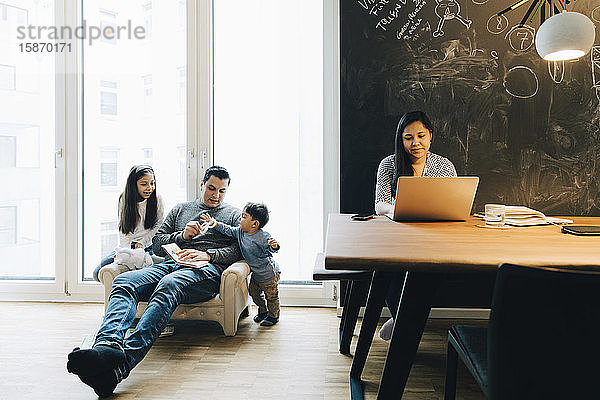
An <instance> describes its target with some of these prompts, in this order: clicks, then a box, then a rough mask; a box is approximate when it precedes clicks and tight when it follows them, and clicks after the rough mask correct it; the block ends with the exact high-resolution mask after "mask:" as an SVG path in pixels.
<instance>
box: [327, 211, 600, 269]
mask: <svg viewBox="0 0 600 400" xmlns="http://www.w3.org/2000/svg"><path fill="white" fill-rule="evenodd" d="M567 218H569V219H571V220H573V222H574V224H573V225H600V217H567ZM482 224H483V221H482V220H481V219H479V218H475V217H470V218H469V219H468V220H467V221H444V222H394V221H392V220H390V219H389V218H387V217H385V216H377V217H376V218H375V219H372V220H369V221H353V220H351V219H350V214H330V215H329V223H328V226H327V237H326V244H325V268H327V269H371V270H386V271H397V270H399V269H400V270H408V271H411V270H412V271H420V272H446V271H447V272H468V271H482V270H483V271H490V272H491V271H495V270H496V268H497V266H498V265H499V264H501V263H514V264H518V265H531V266H536V265H537V266H539V265H546V266H598V267H599V269H600V236H576V235H570V234H564V233H562V232H561V229H560V227H558V226H555V225H542V226H528V227H509V228H508V229H494V228H480V227H478V226H477V225H482Z"/></svg>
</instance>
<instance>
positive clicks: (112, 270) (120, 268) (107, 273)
mask: <svg viewBox="0 0 600 400" xmlns="http://www.w3.org/2000/svg"><path fill="white" fill-rule="evenodd" d="M125 271H129V268H127V267H126V266H124V265H120V264H117V263H114V262H113V263H111V264H108V265H105V266H104V267H102V268H101V269H100V271H99V272H98V279H100V282H102V285H104V309H106V306H107V305H108V297H109V296H110V290H111V288H112V284H113V281H114V280H115V278H116V277H117V275H119V274H122V273H123V272H125Z"/></svg>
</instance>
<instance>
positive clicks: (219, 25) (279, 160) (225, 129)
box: [213, 0, 323, 281]
mask: <svg viewBox="0 0 600 400" xmlns="http://www.w3.org/2000/svg"><path fill="white" fill-rule="evenodd" d="M213 4H214V42H213V45H214V161H215V164H219V165H223V166H225V167H226V168H227V169H228V170H229V172H230V173H231V177H232V184H231V186H230V188H229V190H228V194H227V202H228V203H229V204H232V205H235V206H237V207H238V208H241V207H242V206H243V205H244V204H245V203H246V202H247V201H260V202H264V203H265V204H266V205H267V207H268V208H269V211H270V214H271V218H270V221H269V224H268V225H267V226H266V227H265V230H266V231H268V232H269V233H270V234H271V235H273V237H275V238H277V239H278V240H279V241H280V242H281V243H282V244H285V245H282V248H281V251H280V252H279V253H278V255H277V260H278V262H279V264H280V265H281V266H285V274H284V275H283V276H282V277H283V279H285V280H292V281H310V280H311V279H312V269H313V264H314V257H315V254H316V253H317V252H319V251H321V249H322V246H323V112H322V100H321V99H322V95H323V83H322V82H323V19H322V18H323V2H322V1H321V0H288V1H285V2H277V7H273V4H274V3H273V2H272V1H268V0H256V1H252V2H246V1H224V2H221V1H214V2H213ZM282 15H285V16H286V18H285V19H282V18H281V16H282ZM266 21H268V23H266ZM232 26H235V27H236V29H231V27H232ZM239 32H244V34H243V35H240V34H239ZM273 32H285V37H286V39H285V40H280V38H279V37H278V35H273ZM240 59H242V60H244V68H239V63H238V60H240ZM232 110H235V118H232ZM265 110H268V113H265ZM240 127H243V129H240ZM247 138H252V140H251V141H248V140H247ZM248 154H260V155H259V156H256V157H253V158H252V160H251V162H252V168H248V166H247V165H248V164H247V162H248V160H247V155H248ZM266 177H268V178H266ZM265 179H266V181H268V182H269V184H267V186H266V187H265V186H264V185H263V184H258V182H263V181H264V180H265Z"/></svg>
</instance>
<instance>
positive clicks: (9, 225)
mask: <svg viewBox="0 0 600 400" xmlns="http://www.w3.org/2000/svg"><path fill="white" fill-rule="evenodd" d="M16 243H17V207H15V206H8V207H0V247H4V246H8V245H13V244H16Z"/></svg>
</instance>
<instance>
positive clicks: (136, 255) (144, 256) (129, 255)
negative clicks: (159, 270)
mask: <svg viewBox="0 0 600 400" xmlns="http://www.w3.org/2000/svg"><path fill="white" fill-rule="evenodd" d="M114 262H115V264H119V265H123V266H125V267H127V268H129V270H130V271H133V270H134V269H142V268H144V267H147V266H148V265H152V264H153V261H152V257H150V254H148V253H146V252H145V251H144V249H142V248H139V249H127V248H116V249H115V261H114Z"/></svg>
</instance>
